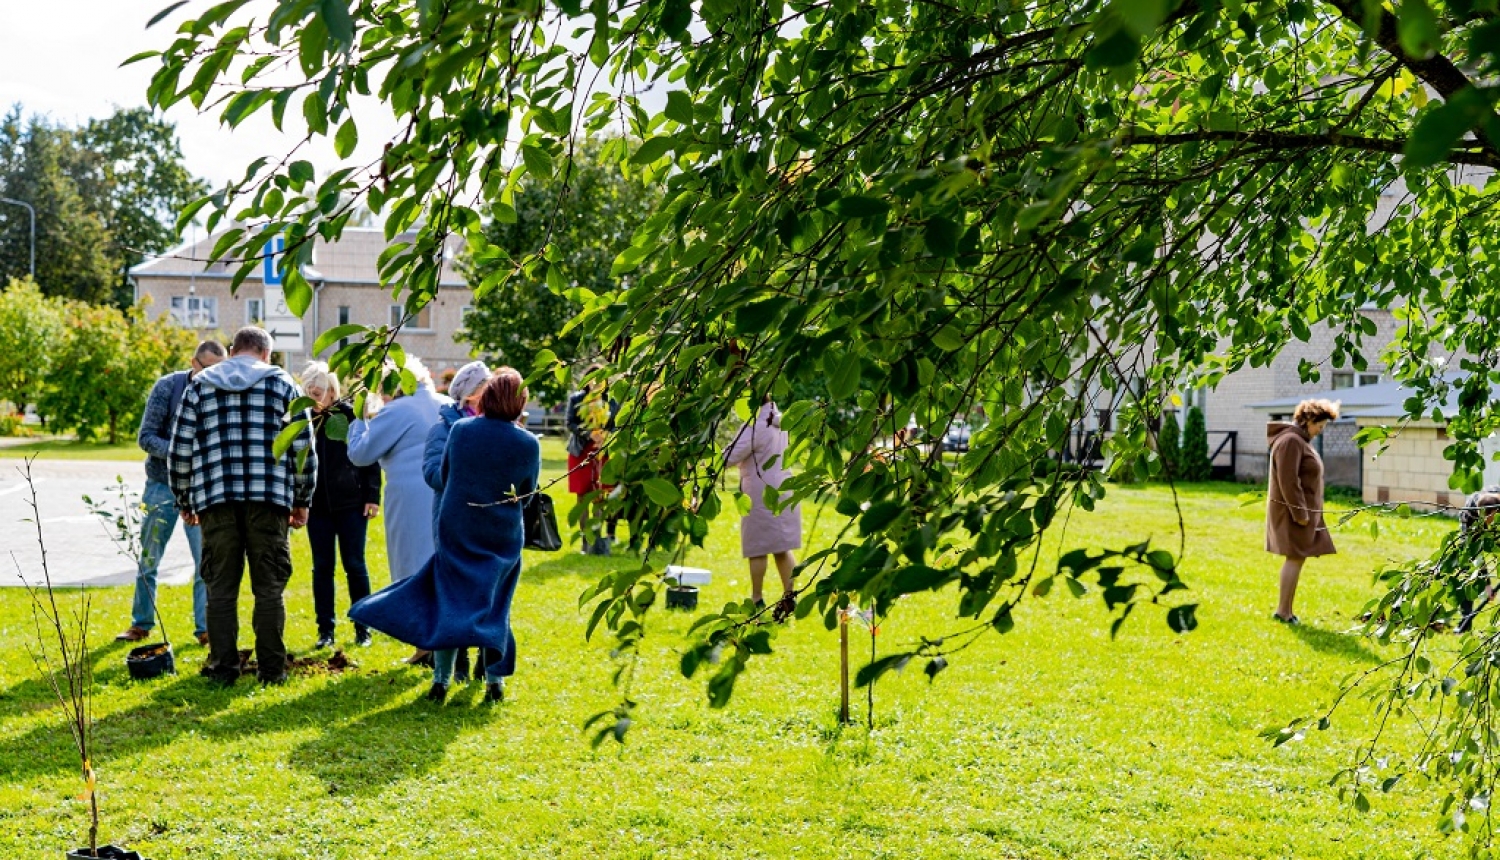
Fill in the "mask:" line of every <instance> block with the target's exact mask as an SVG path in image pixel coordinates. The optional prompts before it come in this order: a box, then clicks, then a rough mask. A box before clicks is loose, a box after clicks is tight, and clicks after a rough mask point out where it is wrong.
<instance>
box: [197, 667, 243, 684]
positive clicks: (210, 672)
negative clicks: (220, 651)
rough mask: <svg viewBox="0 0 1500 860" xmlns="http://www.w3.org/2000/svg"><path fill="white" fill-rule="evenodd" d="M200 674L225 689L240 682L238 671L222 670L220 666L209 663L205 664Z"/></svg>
mask: <svg viewBox="0 0 1500 860" xmlns="http://www.w3.org/2000/svg"><path fill="white" fill-rule="evenodd" d="M198 674H199V675H201V676H203V677H205V678H207V679H208V680H210V681H212V682H213V683H215V684H219V685H221V686H224V687H232V686H234V682H235V681H237V680H239V677H240V673H239V670H238V669H220V668H219V667H218V666H214V665H211V664H208V663H204V664H203V668H201V669H199V670H198Z"/></svg>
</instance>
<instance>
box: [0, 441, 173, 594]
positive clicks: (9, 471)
mask: <svg viewBox="0 0 1500 860" xmlns="http://www.w3.org/2000/svg"><path fill="white" fill-rule="evenodd" d="M22 465H23V461H21V460H0V587H4V586H19V585H21V584H22V576H24V577H25V579H26V581H27V582H33V583H36V582H40V581H41V574H42V566H41V552H40V550H39V549H38V548H37V540H36V527H35V526H34V525H33V524H32V523H31V522H28V520H30V519H31V518H32V514H31V505H30V493H29V492H28V490H27V488H26V482H25V480H24V479H23V478H22V477H21V472H20V467H21V466H22ZM31 470H32V476H33V478H35V480H36V492H37V504H38V506H39V507H40V508H41V521H42V534H43V536H44V537H45V538H46V542H47V561H48V565H49V567H51V570H52V581H53V583H55V584H67V585H128V584H130V583H132V582H134V581H135V563H134V562H132V561H131V560H130V559H128V558H126V557H124V556H122V555H120V553H119V552H118V551H117V550H116V549H115V545H114V543H113V542H111V541H110V539H109V536H108V534H107V533H106V532H105V530H104V526H103V524H102V523H101V522H100V520H99V518H98V517H96V516H94V515H93V514H90V513H89V512H88V508H87V506H85V505H84V503H83V496H84V495H85V494H87V495H90V496H93V497H94V498H95V499H96V500H97V499H99V498H100V497H101V496H103V495H105V492H104V490H105V488H106V487H109V486H110V485H112V484H114V483H115V477H116V476H117V475H118V476H120V477H123V478H124V479H125V482H126V484H128V485H129V486H130V487H131V488H132V489H134V490H135V492H136V493H139V492H140V491H141V490H143V489H144V488H145V486H146V466H145V463H144V461H143V462H139V463H129V462H98V461H92V460H36V461H35V462H34V463H33V464H32V467H31ZM13 559H14V560H13ZM18 563H19V570H18V569H17V567H18ZM192 576H193V557H192V555H191V554H189V552H188V546H187V540H186V539H184V538H183V537H182V531H181V528H180V524H179V527H178V528H177V529H175V530H174V531H173V534H172V540H171V542H170V543H168V544H167V551H166V554H165V556H164V557H163V559H162V564H161V570H160V580H159V581H161V582H164V583H168V584H171V585H180V584H182V583H186V582H188V581H190V580H191V579H192Z"/></svg>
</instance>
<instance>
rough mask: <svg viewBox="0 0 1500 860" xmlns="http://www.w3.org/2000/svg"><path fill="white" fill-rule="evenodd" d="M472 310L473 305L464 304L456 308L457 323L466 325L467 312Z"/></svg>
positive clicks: (467, 320)
mask: <svg viewBox="0 0 1500 860" xmlns="http://www.w3.org/2000/svg"><path fill="white" fill-rule="evenodd" d="M473 312H474V306H473V305H464V306H463V307H461V308H459V309H458V324H459V325H461V326H466V325H468V324H469V314H471V313H473Z"/></svg>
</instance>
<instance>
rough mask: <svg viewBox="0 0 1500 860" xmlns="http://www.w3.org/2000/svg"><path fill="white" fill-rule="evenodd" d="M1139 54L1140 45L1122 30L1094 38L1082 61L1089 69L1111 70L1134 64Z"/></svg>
mask: <svg viewBox="0 0 1500 860" xmlns="http://www.w3.org/2000/svg"><path fill="white" fill-rule="evenodd" d="M1140 54H1141V43H1140V42H1139V41H1137V40H1136V38H1135V36H1132V35H1131V34H1130V33H1129V32H1127V31H1126V30H1124V29H1123V28H1122V29H1118V30H1115V31H1114V32H1113V33H1109V34H1107V35H1105V36H1104V37H1103V38H1096V39H1095V40H1094V42H1093V43H1091V44H1090V45H1089V49H1088V51H1087V52H1085V53H1084V55H1083V61H1084V65H1086V66H1087V67H1088V68H1090V69H1094V70H1100V69H1112V68H1118V67H1120V66H1128V65H1130V64H1131V63H1134V62H1135V58H1136V57H1138V56H1140Z"/></svg>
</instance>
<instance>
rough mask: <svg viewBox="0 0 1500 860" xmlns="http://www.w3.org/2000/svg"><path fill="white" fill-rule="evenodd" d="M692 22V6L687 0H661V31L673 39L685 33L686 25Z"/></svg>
mask: <svg viewBox="0 0 1500 860" xmlns="http://www.w3.org/2000/svg"><path fill="white" fill-rule="evenodd" d="M692 22H693V6H692V3H691V2H689V0H663V2H662V4H661V29H662V32H664V33H666V34H667V35H668V36H671V37H673V38H674V39H681V38H682V37H684V36H686V35H687V29H688V25H689V24H691V23H692Z"/></svg>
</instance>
